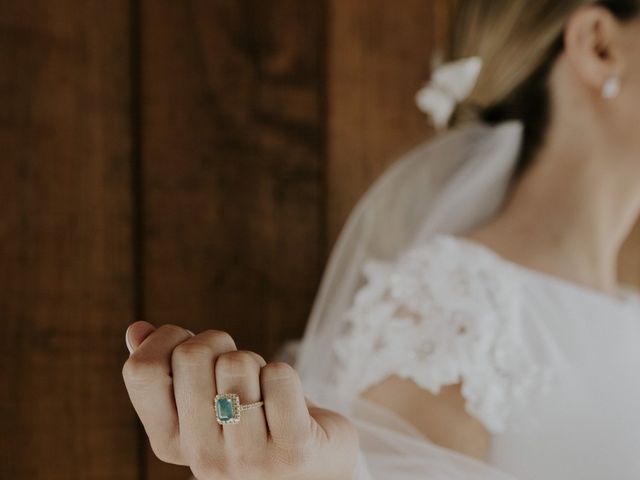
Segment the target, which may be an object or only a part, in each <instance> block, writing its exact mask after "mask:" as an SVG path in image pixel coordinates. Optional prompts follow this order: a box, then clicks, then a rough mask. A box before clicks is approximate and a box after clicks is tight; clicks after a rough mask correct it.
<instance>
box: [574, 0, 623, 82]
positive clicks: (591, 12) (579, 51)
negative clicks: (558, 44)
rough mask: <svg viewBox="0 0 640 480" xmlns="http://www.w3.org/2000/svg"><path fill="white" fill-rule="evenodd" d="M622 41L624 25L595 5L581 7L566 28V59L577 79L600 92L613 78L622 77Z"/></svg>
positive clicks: (604, 9) (607, 11) (608, 12)
mask: <svg viewBox="0 0 640 480" xmlns="http://www.w3.org/2000/svg"><path fill="white" fill-rule="evenodd" d="M621 40H622V30H621V24H620V22H619V21H618V19H616V17H615V16H614V15H613V14H612V13H611V12H610V11H609V10H607V9H606V8H603V7H600V6H595V5H589V6H585V7H581V8H579V9H578V10H577V11H576V12H574V13H573V14H572V15H571V17H570V18H569V20H568V22H567V25H566V28H565V33H564V44H565V54H566V58H567V60H568V62H569V65H570V66H571V67H572V69H573V71H574V73H575V74H576V76H577V77H578V78H579V79H580V80H581V81H582V82H583V83H584V84H585V85H587V86H588V87H589V88H592V89H593V90H595V91H597V92H600V90H601V89H602V85H603V84H604V83H605V82H606V81H607V80H608V79H609V78H610V77H612V76H613V75H618V76H622V74H623V71H624V61H623V60H624V55H623V49H622V41H621Z"/></svg>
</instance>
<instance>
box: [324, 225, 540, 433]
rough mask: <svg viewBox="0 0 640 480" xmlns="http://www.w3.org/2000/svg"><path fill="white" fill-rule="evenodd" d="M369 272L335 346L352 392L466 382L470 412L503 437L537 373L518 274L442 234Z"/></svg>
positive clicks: (434, 389)
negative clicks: (386, 385) (397, 381)
mask: <svg viewBox="0 0 640 480" xmlns="http://www.w3.org/2000/svg"><path fill="white" fill-rule="evenodd" d="M362 273H363V277H364V280H365V281H364V284H363V286H362V288H360V290H359V291H358V292H357V293H356V295H355V297H354V300H353V303H352V305H351V308H350V309H349V310H348V311H347V312H346V313H345V317H344V330H343V332H342V334H341V335H340V336H339V338H338V339H337V341H336V344H335V350H336V353H337V355H338V356H339V357H340V358H341V360H342V361H343V364H344V369H343V371H342V372H341V374H340V377H341V380H342V381H343V382H344V383H343V384H342V385H343V387H344V388H351V389H352V391H354V392H360V391H363V390H364V389H366V388H367V387H370V386H372V385H374V384H376V383H379V382H380V381H382V380H383V379H385V378H387V377H389V376H392V375H395V376H399V377H401V378H407V379H411V380H413V381H414V382H415V383H416V384H417V385H418V386H419V387H420V388H422V389H424V390H427V391H429V392H431V393H433V394H437V393H439V392H440V390H441V389H442V387H444V386H448V385H455V384H458V383H460V384H461V393H462V395H463V397H464V399H465V407H466V409H467V411H468V412H469V413H471V414H472V415H474V416H475V417H476V418H478V419H480V420H481V421H482V422H483V424H484V425H485V426H486V428H487V429H488V430H490V431H493V432H498V431H502V430H503V429H504V428H505V426H506V423H507V421H508V417H509V414H510V411H511V409H512V407H513V406H514V404H516V403H517V402H518V401H519V400H521V399H522V398H523V397H524V396H525V395H526V394H527V390H528V389H529V388H534V387H535V382H534V381H533V379H534V377H535V375H536V374H537V367H536V365H535V364H534V362H533V360H532V359H531V358H530V357H529V356H528V354H527V349H526V348H525V339H524V338H523V335H522V333H521V328H520V317H519V308H520V305H519V299H520V290H519V288H520V286H519V282H518V277H517V272H514V271H513V270H512V269H511V268H510V265H509V264H508V263H506V262H503V261H501V259H500V258H499V257H498V256H497V255H495V254H493V253H492V252H490V251H489V250H487V249H484V248H482V247H480V246H479V245H475V244H473V243H471V242H469V241H465V240H462V239H459V238H457V237H453V236H449V235H437V236H434V237H432V238H430V239H429V240H427V241H425V242H422V243H420V244H417V245H414V246H413V247H411V248H410V249H407V250H406V251H405V252H403V253H402V254H401V255H400V256H399V257H398V258H397V259H395V260H394V261H392V262H378V261H375V260H370V261H369V262H367V263H366V264H365V266H364V268H363V272H362Z"/></svg>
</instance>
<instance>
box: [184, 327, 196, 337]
mask: <svg viewBox="0 0 640 480" xmlns="http://www.w3.org/2000/svg"><path fill="white" fill-rule="evenodd" d="M185 330H186V331H187V333H188V334H189V335H191V336H192V337H195V336H196V334H195V333H193V332H192V331H191V330H189V329H188V328H185Z"/></svg>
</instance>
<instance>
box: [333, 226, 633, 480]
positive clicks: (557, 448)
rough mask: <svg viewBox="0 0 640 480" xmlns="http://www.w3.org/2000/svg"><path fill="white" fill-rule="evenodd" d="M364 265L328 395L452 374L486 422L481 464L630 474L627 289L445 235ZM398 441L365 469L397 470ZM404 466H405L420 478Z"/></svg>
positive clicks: (527, 472)
mask: <svg viewBox="0 0 640 480" xmlns="http://www.w3.org/2000/svg"><path fill="white" fill-rule="evenodd" d="M364 274H365V276H366V284H365V285H364V286H363V287H362V288H361V289H360V291H359V292H358V294H357V295H356V297H355V301H354V305H353V307H352V308H351V309H350V310H349V311H348V312H347V314H346V315H345V320H344V327H345V328H344V332H343V333H342V334H341V335H340V336H339V337H338V339H337V341H336V342H335V345H334V348H335V350H336V352H337V355H338V357H339V358H340V362H341V368H340V369H338V372H337V375H336V381H337V388H336V390H335V391H334V392H332V394H336V393H339V394H342V395H344V396H345V397H352V396H353V395H356V394H357V393H359V392H361V391H362V390H364V389H365V388H367V387H368V386H371V385H373V384H375V383H376V382H378V381H380V380H382V379H384V378H385V377H387V376H389V375H392V374H395V375H399V376H401V377H405V378H410V379H412V380H414V381H415V382H416V383H417V384H418V385H419V386H421V387H422V388H424V389H426V390H429V391H432V392H433V393H437V392H438V389H439V388H440V387H441V386H443V385H450V384H454V383H457V381H458V379H462V381H463V390H462V392H463V395H464V397H465V400H466V407H467V410H468V411H469V413H471V414H472V415H474V416H475V417H476V418H478V419H479V420H480V421H482V423H483V424H484V425H485V427H486V428H487V429H488V430H489V431H490V432H491V433H492V441H491V452H490V457H489V461H488V463H489V464H490V465H492V466H495V467H497V468H499V469H500V470H501V471H503V472H505V473H509V474H512V475H514V476H516V477H517V478H520V479H544V480H555V479H558V480H560V479H562V480H567V479H581V480H590V479H594V480H596V479H598V480H603V479H616V480H627V479H628V480H631V479H637V478H639V477H640V412H639V411H638V409H639V408H640V300H639V297H638V295H637V294H636V293H635V292H634V291H633V290H632V289H631V288H630V287H629V288H625V289H624V290H622V291H621V292H620V294H619V295H618V296H609V295H606V294H604V293H600V292H597V291H595V290H590V289H588V288H584V287H580V286H578V285H576V284H572V283H570V282H567V281H564V280H561V279H559V278H557V277H553V276H550V275H547V274H543V273H540V272H536V271H533V270H530V269H527V268H525V267H522V266H520V265H518V264H516V263H513V262H510V261H507V260H506V259H503V258H502V257H500V256H498V255H497V254H495V253H494V252H493V251H491V250H490V249H488V248H487V247H484V246H482V245H481V244H478V243H476V242H473V241H470V240H467V239H464V238H460V237H456V236H453V235H436V236H434V237H432V238H430V239H429V240H428V241H426V242H424V243H423V244H421V245H418V246H415V247H413V248H412V249H410V250H408V251H407V252H405V253H404V254H403V255H402V256H401V257H400V258H399V259H398V260H397V261H395V262H392V263H391V262H390V263H384V262H382V263H381V262H368V263H367V264H366V265H365V268H364ZM369 407H371V408H373V407H372V406H371V405H369ZM357 408H366V407H357ZM380 408H381V407H380ZM379 413H380V412H377V414H379ZM386 421H389V419H388V418H387V420H386ZM393 421H394V422H399V423H402V420H399V419H397V418H395V419H393ZM404 428H405V430H407V431H408V432H409V433H406V432H405V435H407V436H408V437H411V440H409V439H408V438H407V439H405V441H408V443H409V444H412V443H415V441H419V440H418V438H419V434H417V433H416V432H410V428H408V427H407V426H405V427H404ZM389 453H391V452H389ZM406 453H408V456H409V457H410V452H397V455H398V458H397V461H398V463H397V465H396V467H395V468H396V469H397V473H398V476H395V475H391V474H390V472H389V471H388V470H387V471H386V472H385V473H384V476H380V477H378V476H376V470H378V472H380V470H379V469H376V468H371V467H370V470H371V474H372V475H373V477H374V478H389V479H391V478H405V477H404V476H402V468H403V467H402V458H403V455H405V454H406ZM365 457H366V452H365ZM387 460H390V459H389V458H387ZM414 473H418V472H414ZM414 473H412V475H411V476H409V477H406V478H432V477H430V476H428V474H429V472H428V471H425V472H424V475H425V476H424V477H421V476H416V475H415V474H414ZM434 478H440V477H434ZM442 478H446V477H445V476H443V477H442Z"/></svg>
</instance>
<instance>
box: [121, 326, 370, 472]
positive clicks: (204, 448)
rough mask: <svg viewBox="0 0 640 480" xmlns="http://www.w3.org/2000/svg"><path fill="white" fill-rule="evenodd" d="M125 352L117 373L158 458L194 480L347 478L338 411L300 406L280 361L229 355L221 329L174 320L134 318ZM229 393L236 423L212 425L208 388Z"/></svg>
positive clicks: (351, 463) (290, 372) (350, 457)
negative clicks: (236, 407)
mask: <svg viewBox="0 0 640 480" xmlns="http://www.w3.org/2000/svg"><path fill="white" fill-rule="evenodd" d="M127 344H128V346H129V348H130V350H131V352H132V353H131V356H130V357H129V359H128V360H127V361H126V363H125V364H124V368H123V372H122V373H123V377H124V380H125V384H126V387H127V390H128V392H129V397H130V398H131V403H132V404H133V407H134V408H135V410H136V412H137V414H138V416H139V417H140V420H141V421H142V424H143V425H144V428H145V430H146V432H147V435H148V436H149V440H150V443H151V448H152V449H153V451H154V453H155V454H156V456H157V457H158V458H159V459H160V460H163V461H165V462H168V463H174V464H177V465H188V466H189V467H190V468H191V471H192V472H193V474H194V475H195V476H196V478H198V480H214V479H215V480H233V479H242V480H252V479H260V480H271V479H273V480H275V479H278V480H280V479H296V480H343V479H344V480H346V479H351V478H352V473H353V470H354V468H355V462H356V457H357V449H358V440H357V434H356V431H355V428H354V427H353V425H352V424H351V423H350V422H349V421H347V420H346V419H345V418H344V417H342V416H340V415H338V414H336V413H334V412H331V411H329V410H324V409H321V408H316V407H314V406H312V405H310V404H307V402H306V401H305V398H304V394H303V392H302V386H301V383H300V379H299V377H298V375H297V373H296V372H295V370H294V369H293V368H292V367H290V366H289V365H287V364H286V363H270V364H266V362H265V361H264V360H263V359H262V357H260V356H259V355H258V354H256V353H253V352H246V351H238V350H237V349H236V345H235V343H234V341H233V339H232V338H231V337H230V336H229V335H228V334H227V333H224V332H219V331H215V330H208V331H205V332H202V333H200V334H198V335H195V336H194V335H192V334H191V332H189V331H188V330H185V329H183V328H180V327H177V326H174V325H163V326H161V327H159V328H157V329H156V328H155V327H154V326H153V325H151V324H149V323H146V322H136V323H134V324H133V325H131V326H130V327H129V329H128V330H127ZM218 392H220V393H237V394H239V395H240V399H241V402H242V403H243V404H247V403H253V402H257V401H259V400H263V401H264V406H263V407H261V408H255V409H251V410H247V411H244V412H242V417H241V420H240V423H238V424H235V425H219V424H218V423H217V422H216V419H215V411H214V397H215V396H216V393H218Z"/></svg>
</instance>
